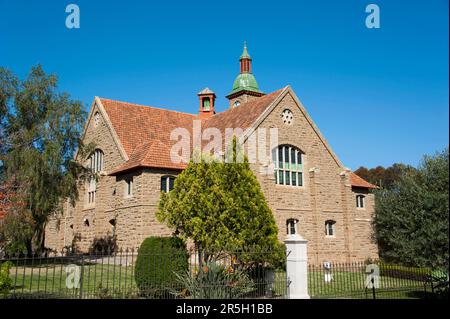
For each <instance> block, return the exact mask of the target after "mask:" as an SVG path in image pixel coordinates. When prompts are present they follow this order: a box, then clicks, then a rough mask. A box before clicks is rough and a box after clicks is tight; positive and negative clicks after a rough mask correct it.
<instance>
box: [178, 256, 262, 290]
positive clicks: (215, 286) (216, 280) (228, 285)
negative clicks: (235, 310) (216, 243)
mask: <svg viewBox="0 0 450 319" xmlns="http://www.w3.org/2000/svg"><path fill="white" fill-rule="evenodd" d="M175 276H176V278H177V281H178V282H179V283H180V284H181V285H182V286H183V287H185V290H183V291H182V292H181V293H180V292H178V293H177V292H174V294H175V295H177V296H179V297H188V298H193V299H236V298H241V297H243V296H245V295H246V294H248V293H249V292H251V291H252V290H253V289H254V284H253V281H252V280H251V279H250V278H249V277H248V275H247V274H246V272H245V271H242V270H241V269H239V268H235V267H232V266H228V267H225V266H223V265H219V264H217V263H215V262H207V263H206V264H204V266H203V267H202V268H201V269H200V270H199V271H198V273H194V274H191V273H190V272H184V273H175Z"/></svg>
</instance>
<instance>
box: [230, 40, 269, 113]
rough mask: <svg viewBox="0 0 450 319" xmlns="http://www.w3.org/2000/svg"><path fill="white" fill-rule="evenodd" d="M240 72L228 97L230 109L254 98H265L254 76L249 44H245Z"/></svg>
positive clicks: (240, 62)
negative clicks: (248, 48)
mask: <svg viewBox="0 0 450 319" xmlns="http://www.w3.org/2000/svg"><path fill="white" fill-rule="evenodd" d="M239 64H240V72H239V75H238V76H237V77H236V79H235V80H234V83H233V89H232V90H231V92H230V94H228V95H227V98H228V100H229V101H230V107H232V108H233V107H237V106H239V105H240V104H241V103H245V102H247V101H249V100H251V99H253V98H256V97H260V96H263V95H264V93H263V92H261V91H260V90H259V87H258V83H257V82H256V79H255V77H254V75H253V74H252V58H251V57H250V54H248V50H247V43H246V42H244V51H243V52H242V54H241V57H240V58H239Z"/></svg>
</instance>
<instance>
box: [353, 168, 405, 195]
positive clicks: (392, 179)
mask: <svg viewBox="0 0 450 319" xmlns="http://www.w3.org/2000/svg"><path fill="white" fill-rule="evenodd" d="M413 170H414V168H413V167H412V166H409V165H405V164H401V163H395V164H393V165H392V166H389V167H388V168H384V167H383V166H377V167H375V168H371V169H368V168H366V167H364V166H361V167H360V168H358V169H357V170H356V171H355V173H356V174H357V175H358V176H359V177H361V178H363V179H365V180H366V181H368V182H370V183H372V184H374V185H377V186H379V187H382V188H387V189H392V188H393V187H394V185H395V183H396V182H397V181H399V180H400V178H401V176H402V174H403V173H405V172H408V171H413Z"/></svg>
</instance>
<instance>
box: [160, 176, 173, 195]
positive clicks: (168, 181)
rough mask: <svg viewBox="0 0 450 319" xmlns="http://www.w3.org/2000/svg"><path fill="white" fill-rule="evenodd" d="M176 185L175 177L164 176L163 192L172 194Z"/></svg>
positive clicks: (162, 182) (162, 178)
mask: <svg viewBox="0 0 450 319" xmlns="http://www.w3.org/2000/svg"><path fill="white" fill-rule="evenodd" d="M174 184H175V177H174V176H163V177H161V192H164V193H168V192H170V191H171V190H172V189H173V187H174Z"/></svg>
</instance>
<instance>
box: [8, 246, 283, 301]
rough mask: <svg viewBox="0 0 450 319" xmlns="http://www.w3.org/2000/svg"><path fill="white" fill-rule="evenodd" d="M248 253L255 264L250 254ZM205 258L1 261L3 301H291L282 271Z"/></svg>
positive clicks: (122, 255)
mask: <svg viewBox="0 0 450 319" xmlns="http://www.w3.org/2000/svg"><path fill="white" fill-rule="evenodd" d="M266 253H267V254H269V253H270V252H266ZM245 254H246V256H247V257H249V256H250V258H248V259H249V260H251V259H252V258H251V257H252V254H253V253H252V252H245ZM254 254H255V258H256V254H257V255H258V256H257V257H258V258H259V259H261V256H264V253H263V254H262V253H261V252H258V253H256V252H255V253H254ZM205 255H206V256H208V258H206V259H204V258H202V259H200V257H199V254H198V252H187V253H186V254H183V256H176V255H173V254H172V255H167V254H164V255H163V254H157V255H155V254H152V255H143V254H140V255H139V257H138V253H137V252H136V251H134V250H129V251H128V250H127V251H121V252H118V253H113V254H107V253H96V254H83V255H82V254H61V253H59V254H56V253H51V254H46V255H44V256H38V255H35V256H24V255H13V256H8V257H3V258H2V259H0V265H5V264H7V265H8V267H7V268H8V270H7V271H8V272H9V283H6V284H3V288H2V283H1V282H0V298H78V299H80V298H83V299H86V298H220V299H223V298H286V297H287V285H288V284H287V282H288V280H287V278H286V272H285V271H284V270H280V269H274V268H273V267H269V266H268V265H265V264H264V263H258V264H249V263H246V262H243V260H240V259H239V256H241V255H242V252H236V253H234V252H233V253H221V254H216V255H214V256H213V255H212V254H204V255H202V256H205ZM179 257H181V258H179ZM262 258H263V259H264V257H262ZM180 260H181V261H180ZM200 261H201V262H200Z"/></svg>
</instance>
